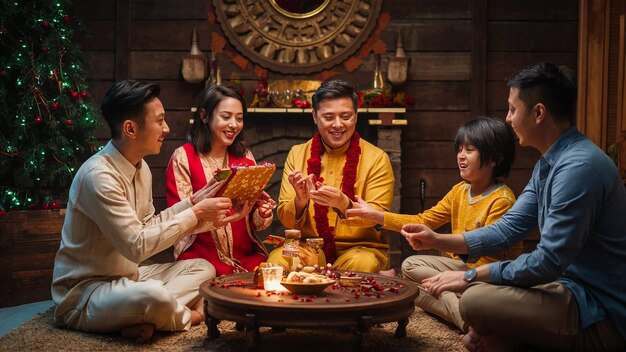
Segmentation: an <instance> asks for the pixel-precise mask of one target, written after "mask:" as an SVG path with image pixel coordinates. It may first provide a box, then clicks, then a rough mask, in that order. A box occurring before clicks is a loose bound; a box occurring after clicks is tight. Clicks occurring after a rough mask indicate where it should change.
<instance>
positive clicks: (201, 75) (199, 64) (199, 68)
mask: <svg viewBox="0 0 626 352" xmlns="http://www.w3.org/2000/svg"><path fill="white" fill-rule="evenodd" d="M182 73H183V78H184V79H185V81H187V82H189V83H200V82H202V81H204V80H205V79H206V78H207V76H208V58H207V56H206V55H205V54H204V53H202V52H201V51H200V48H198V34H197V33H196V27H194V28H193V32H192V34H191V51H190V52H189V54H188V55H184V56H183V57H182Z"/></svg>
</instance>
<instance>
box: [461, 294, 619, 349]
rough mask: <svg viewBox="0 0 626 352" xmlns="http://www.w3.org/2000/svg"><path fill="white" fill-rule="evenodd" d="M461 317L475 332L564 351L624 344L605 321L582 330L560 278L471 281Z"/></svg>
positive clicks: (463, 300)
mask: <svg viewBox="0 0 626 352" xmlns="http://www.w3.org/2000/svg"><path fill="white" fill-rule="evenodd" d="M459 306H460V310H461V315H462V317H463V319H465V321H467V323H468V324H469V325H470V326H471V327H472V328H474V329H476V330H477V331H478V332H479V333H482V334H496V335H503V336H507V337H511V338H514V339H515V338H516V339H517V340H519V341H523V343H528V344H530V345H532V346H535V347H540V348H547V349H551V350H562V351H606V350H609V351H610V350H623V349H624V348H626V342H625V341H624V339H622V337H621V336H620V335H619V333H618V332H617V330H616V329H615V327H614V326H613V324H612V323H611V322H609V321H608V320H606V319H605V320H603V321H600V322H598V323H596V324H594V325H591V326H589V327H587V328H586V329H581V327H580V323H579V317H578V305H577V303H576V299H575V298H574V297H573V296H572V294H571V292H570V291H569V290H568V289H567V288H565V286H563V285H562V284H560V283H558V282H552V283H549V284H545V285H538V286H534V287H531V288H520V287H512V286H498V285H492V284H488V283H484V282H476V283H473V284H471V285H470V286H469V287H468V288H467V290H465V292H464V293H463V296H461V301H460V304H459Z"/></svg>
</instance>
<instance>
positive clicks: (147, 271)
mask: <svg viewBox="0 0 626 352" xmlns="http://www.w3.org/2000/svg"><path fill="white" fill-rule="evenodd" d="M214 277H215V268H214V267H213V265H211V264H210V263H209V262H207V261H206V260H204V259H189V260H182V261H177V262H174V263H166V264H154V265H148V266H142V267H139V279H138V280H137V281H133V280H129V279H128V278H125V277H123V278H120V279H118V280H114V281H111V282H103V283H102V284H101V285H100V286H98V287H97V288H96V289H95V290H94V291H93V292H92V294H91V295H90V296H89V297H84V298H83V299H81V301H83V300H84V299H87V302H86V304H85V305H84V308H83V309H72V310H70V311H69V312H68V313H67V314H66V315H65V316H64V320H65V322H66V325H67V327H69V328H73V329H77V330H83V331H90V332H117V331H119V330H121V329H122V328H125V327H129V326H133V325H137V324H145V323H149V324H154V326H155V329H156V330H166V331H180V330H188V329H189V327H190V326H191V310H190V309H189V307H193V305H195V304H196V303H197V302H198V300H199V299H200V294H199V291H198V288H199V287H200V284H201V283H203V282H204V281H206V280H210V279H212V278H214Z"/></svg>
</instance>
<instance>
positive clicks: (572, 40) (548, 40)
mask: <svg viewBox="0 0 626 352" xmlns="http://www.w3.org/2000/svg"><path fill="white" fill-rule="evenodd" d="M487 37H488V38H489V39H488V41H487V46H488V48H489V50H490V51H513V52H515V51H543V52H576V47H577V44H578V23H576V22H573V21H572V22H538V21H534V22H490V23H489V28H488V33H487Z"/></svg>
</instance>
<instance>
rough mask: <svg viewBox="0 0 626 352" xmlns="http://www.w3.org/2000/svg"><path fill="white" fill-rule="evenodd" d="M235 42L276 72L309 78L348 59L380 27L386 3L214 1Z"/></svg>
mask: <svg viewBox="0 0 626 352" xmlns="http://www.w3.org/2000/svg"><path fill="white" fill-rule="evenodd" d="M213 4H214V6H215V9H216V11H215V12H216V15H217V19H218V21H219V23H220V26H221V28H222V30H223V31H224V33H225V34H226V36H227V37H228V39H229V41H230V43H231V44H232V45H233V46H235V47H236V48H237V50H239V51H240V52H241V53H242V54H243V55H244V56H245V57H247V58H248V59H250V60H251V61H253V62H255V63H257V64H259V65H261V66H263V67H265V68H267V69H270V70H273V71H276V72H281V73H290V74H309V73H313V72H319V71H322V70H325V69H328V68H330V67H333V66H335V65H338V64H340V63H342V62H343V61H345V60H346V59H348V58H349V57H350V56H351V55H353V54H355V52H356V51H357V50H358V49H359V47H360V46H361V45H362V44H363V43H364V42H365V41H366V40H367V39H368V37H369V36H370V34H371V32H372V30H373V29H374V27H375V26H376V20H377V18H378V15H379V13H380V8H381V5H382V0H332V1H331V0H300V1H297V0H295V1H281V0H264V1H259V0H213Z"/></svg>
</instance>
